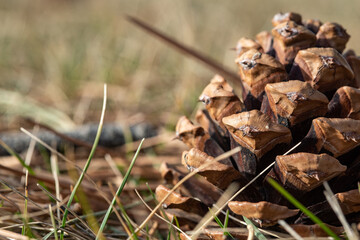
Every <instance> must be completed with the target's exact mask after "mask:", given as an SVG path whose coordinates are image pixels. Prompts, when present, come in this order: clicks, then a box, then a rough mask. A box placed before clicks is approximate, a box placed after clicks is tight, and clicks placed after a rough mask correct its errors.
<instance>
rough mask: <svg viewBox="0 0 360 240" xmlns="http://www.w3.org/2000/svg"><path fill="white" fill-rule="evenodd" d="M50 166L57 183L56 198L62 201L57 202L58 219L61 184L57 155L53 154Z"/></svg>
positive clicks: (58, 214)
mask: <svg viewBox="0 0 360 240" xmlns="http://www.w3.org/2000/svg"><path fill="white" fill-rule="evenodd" d="M50 166H51V172H52V175H53V177H54V182H55V196H56V198H57V199H59V200H60V201H56V205H57V209H56V212H57V217H58V218H60V202H61V199H60V184H59V175H58V159H57V156H56V154H54V153H51V156H50ZM59 226H60V225H59Z"/></svg>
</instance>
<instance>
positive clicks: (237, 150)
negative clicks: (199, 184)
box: [131, 147, 241, 237]
mask: <svg viewBox="0 0 360 240" xmlns="http://www.w3.org/2000/svg"><path fill="white" fill-rule="evenodd" d="M240 150H241V148H240V147H236V148H234V149H232V150H230V151H228V152H226V153H223V154H221V155H220V156H218V157H216V158H215V159H214V160H213V161H210V162H208V163H207V164H204V165H202V166H200V167H199V168H198V169H194V171H193V172H190V173H189V174H187V175H186V176H185V177H184V178H182V179H181V180H180V181H179V182H178V183H177V184H176V185H175V186H174V187H173V188H172V189H171V190H170V191H169V192H168V193H167V194H166V196H165V197H164V198H163V199H162V200H161V201H160V202H159V203H158V205H156V207H155V208H154V210H153V211H152V212H151V213H150V214H149V215H148V216H147V218H146V219H145V220H144V221H143V222H142V223H141V224H140V226H139V227H138V228H137V229H136V230H135V232H134V234H137V233H138V232H139V231H140V229H143V228H144V227H145V225H146V224H147V222H148V221H149V220H150V219H151V218H152V217H153V216H154V214H155V212H156V211H157V210H159V208H160V207H161V206H162V204H163V203H164V202H165V200H166V199H167V198H168V197H169V196H170V195H171V194H172V193H173V192H174V191H175V190H176V189H177V188H179V187H180V186H181V185H182V184H183V183H184V182H185V181H187V180H188V179H189V178H191V177H193V176H195V175H196V174H197V173H198V172H199V171H200V170H202V169H204V168H206V167H208V166H210V165H211V164H213V163H214V162H218V161H221V160H223V159H226V158H228V157H230V156H231V155H233V154H235V153H238V152H240ZM131 237H132V236H131Z"/></svg>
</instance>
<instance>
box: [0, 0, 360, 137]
mask: <svg viewBox="0 0 360 240" xmlns="http://www.w3.org/2000/svg"><path fill="white" fill-rule="evenodd" d="M280 11H282V12H287V11H294V12H298V13H300V14H302V16H303V19H307V18H317V19H320V20H322V21H323V22H326V21H332V22H338V23H340V24H341V25H343V27H344V28H346V29H347V32H348V33H349V34H350V35H351V39H350V41H349V43H348V49H349V48H352V49H354V50H355V51H356V52H357V53H358V54H359V52H360V45H359V44H358V43H359V41H360V31H359V27H358V24H359V22H360V1H358V0H348V1H338V0H318V1H313V0H310V1H309V0H301V1H300V0H297V1H287V0H273V1H261V0H252V1H243V0H228V1H216V0H207V1H191V0H182V1H170V0H157V1H149V0H131V1H126V0H116V1H115V0H107V1H96V0H90V1H84V0H83V1H81V0H79V1H71V0H57V1H55V0H54V1H40V0H33V1H25V0H17V1H1V2H0V111H1V114H2V115H1V119H0V124H1V126H0V129H1V130H4V129H14V128H18V127H19V125H21V124H22V121H21V119H22V118H23V117H30V118H33V119H35V120H37V121H40V122H45V123H47V124H49V125H52V126H53V127H55V128H57V129H66V128H71V127H72V126H74V125H76V124H82V123H84V122H89V121H98V119H99V116H100V113H99V111H100V110H101V101H102V96H103V83H108V84H109V85H108V87H109V94H108V96H109V102H108V109H107V113H106V121H117V122H121V123H124V122H125V123H129V122H130V123H131V122H136V121H142V120H144V119H145V120H147V121H152V122H156V123H160V124H164V125H167V126H170V127H171V126H173V125H174V123H175V122H176V120H177V117H178V116H179V115H183V114H185V115H191V113H192V111H193V109H194V107H195V106H196V104H197V98H198V96H199V94H200V93H201V91H202V89H203V88H204V86H205V85H206V84H207V83H208V82H209V80H210V79H211V78H212V76H213V75H214V72H212V71H210V70H208V69H207V68H206V67H205V66H203V65H202V64H200V63H198V62H197V61H195V60H192V59H189V58H187V57H185V56H183V55H181V54H180V53H178V52H176V51H174V49H171V48H170V47H168V46H167V45H165V44H164V43H162V42H160V41H159V40H158V39H155V38H153V37H152V36H150V35H148V34H147V33H145V32H143V31H142V30H140V29H138V28H137V27H136V26H134V25H132V24H130V23H128V22H127V21H126V20H125V18H124V16H125V15H127V14H128V15H132V16H136V17H138V18H139V19H141V20H144V21H145V22H147V23H148V24H150V25H152V26H154V27H156V28H158V29H160V30H162V31H163V32H165V33H167V34H168V35H170V36H172V37H174V38H175V39H177V40H179V41H180V42H182V43H184V44H186V45H188V46H192V47H193V48H195V49H197V50H199V51H201V52H203V53H206V54H207V55H209V56H210V57H212V58H213V59H215V60H217V61H218V62H220V63H222V64H224V65H226V66H227V67H229V68H231V69H233V70H234V71H236V66H235V64H234V58H235V52H234V51H233V50H231V48H233V47H234V46H235V45H236V42H237V40H238V39H239V38H240V37H243V36H244V37H245V36H246V37H250V38H254V37H255V35H256V33H258V32H259V31H262V30H268V31H270V30H271V28H272V25H271V19H272V17H273V15H274V14H276V13H278V12H280ZM19 116H20V117H19Z"/></svg>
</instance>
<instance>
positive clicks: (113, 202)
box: [96, 138, 145, 239]
mask: <svg viewBox="0 0 360 240" xmlns="http://www.w3.org/2000/svg"><path fill="white" fill-rule="evenodd" d="M144 140H145V139H144V138H143V139H142V140H141V142H140V145H139V147H138V149H137V150H136V153H135V155H134V157H133V159H132V161H131V163H130V166H129V169H128V170H127V172H126V174H125V176H124V180H123V181H122V183H121V185H120V187H119V188H118V190H117V192H116V194H115V196H114V198H113V200H112V202H111V204H110V206H109V208H108V210H107V212H106V214H105V217H104V219H103V221H102V223H101V226H100V229H99V232H98V233H97V236H96V239H99V238H100V236H102V233H103V231H104V228H105V225H106V223H107V221H108V219H109V217H110V214H111V212H112V209H113V207H114V205H115V203H116V198H117V197H119V196H120V194H121V192H122V190H123V189H124V187H125V184H126V182H127V180H128V178H129V176H130V173H131V170H132V168H133V167H134V165H135V162H136V159H137V157H138V155H139V153H140V149H141V146H142V145H143V142H144ZM133 236H135V237H136V234H133Z"/></svg>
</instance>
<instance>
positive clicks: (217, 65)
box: [126, 16, 244, 91]
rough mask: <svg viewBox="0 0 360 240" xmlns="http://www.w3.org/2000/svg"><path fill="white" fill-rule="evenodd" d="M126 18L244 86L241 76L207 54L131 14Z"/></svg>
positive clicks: (242, 87)
mask: <svg viewBox="0 0 360 240" xmlns="http://www.w3.org/2000/svg"><path fill="white" fill-rule="evenodd" d="M126 19H127V20H128V21H129V22H131V23H133V24H135V25H136V26H138V27H140V28H141V29H143V30H145V31H147V32H149V33H151V34H152V35H154V36H156V37H158V38H159V39H160V40H162V41H164V42H165V43H167V44H169V45H170V46H172V47H173V48H175V49H176V50H178V51H180V52H181V53H184V54H187V55H189V56H191V57H193V58H195V59H197V60H199V61H200V62H202V63H204V64H205V65H206V66H208V67H210V68H211V69H212V70H215V71H216V72H218V73H219V74H221V75H223V76H224V77H226V78H227V79H229V80H231V81H232V82H233V83H235V84H237V85H238V86H240V87H241V89H242V91H243V89H244V86H243V84H242V82H241V78H240V77H239V76H238V75H237V74H236V73H234V72H233V71H231V70H229V69H227V68H225V67H224V66H223V65H221V64H220V63H218V62H216V61H215V60H213V59H211V58H210V57H208V56H205V55H204V54H202V53H200V52H198V51H196V50H194V49H192V48H190V47H187V46H186V45H184V44H182V43H180V42H178V41H176V40H175V39H173V38H171V37H169V36H167V35H165V34H164V33H162V32H160V31H159V30H157V29H155V28H153V27H151V26H150V25H148V24H146V23H145V22H143V21H141V20H139V19H137V18H135V17H132V16H126Z"/></svg>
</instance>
